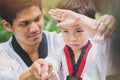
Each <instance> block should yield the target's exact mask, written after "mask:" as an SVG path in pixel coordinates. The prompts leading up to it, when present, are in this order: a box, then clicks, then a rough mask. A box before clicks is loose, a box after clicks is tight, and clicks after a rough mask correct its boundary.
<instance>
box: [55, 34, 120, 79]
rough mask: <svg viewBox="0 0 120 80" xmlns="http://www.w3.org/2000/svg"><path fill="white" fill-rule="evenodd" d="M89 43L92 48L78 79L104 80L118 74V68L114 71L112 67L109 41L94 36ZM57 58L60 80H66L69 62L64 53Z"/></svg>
mask: <svg viewBox="0 0 120 80" xmlns="http://www.w3.org/2000/svg"><path fill="white" fill-rule="evenodd" d="M90 42H91V44H92V46H91V48H90V49H89V51H88V55H87V58H86V64H85V66H84V68H83V71H82V73H81V76H79V77H81V78H82V80H105V78H106V76H107V75H111V74H114V73H117V71H118V72H120V70H119V68H118V69H116V70H115V69H114V68H115V67H113V66H114V63H113V61H112V55H111V53H110V52H109V49H110V44H109V43H110V41H109V40H107V41H104V40H103V37H102V36H101V37H97V36H96V37H95V38H94V39H92V40H90ZM57 51H58V50H57ZM59 56H62V57H61V58H60V57H59V58H58V64H59V63H60V65H59V66H60V77H61V80H66V78H67V76H68V75H69V71H70V70H69V69H68V65H67V64H69V63H70V60H69V59H68V63H67V59H66V56H65V53H64V51H62V52H61V53H60V54H59ZM67 58H68V56H67ZM68 70H69V71H68Z"/></svg>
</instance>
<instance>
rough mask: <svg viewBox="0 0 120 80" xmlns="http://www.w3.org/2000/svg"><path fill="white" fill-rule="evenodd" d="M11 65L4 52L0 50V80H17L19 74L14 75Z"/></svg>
mask: <svg viewBox="0 0 120 80" xmlns="http://www.w3.org/2000/svg"><path fill="white" fill-rule="evenodd" d="M0 48H1V47H0ZM11 65H12V63H10V61H9V59H8V57H7V55H5V51H4V50H2V49H0V80H19V73H18V74H16V72H14V69H13V68H12V66H11ZM14 66H16V65H14Z"/></svg>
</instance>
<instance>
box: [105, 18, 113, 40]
mask: <svg viewBox="0 0 120 80" xmlns="http://www.w3.org/2000/svg"><path fill="white" fill-rule="evenodd" d="M108 24H109V25H108V27H107V29H106V31H105V33H104V34H105V38H108V37H110V36H111V34H112V33H113V31H114V30H115V26H114V24H115V19H114V17H113V16H111V21H110V23H108Z"/></svg>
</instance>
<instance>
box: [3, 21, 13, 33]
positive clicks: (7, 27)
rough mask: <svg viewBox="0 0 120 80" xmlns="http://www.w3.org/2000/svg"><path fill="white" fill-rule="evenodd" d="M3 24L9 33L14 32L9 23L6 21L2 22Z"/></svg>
mask: <svg viewBox="0 0 120 80" xmlns="http://www.w3.org/2000/svg"><path fill="white" fill-rule="evenodd" d="M1 22H2V24H3V26H4V28H5V29H6V30H7V31H9V32H12V26H11V25H10V23H9V22H7V21H6V20H2V21H1Z"/></svg>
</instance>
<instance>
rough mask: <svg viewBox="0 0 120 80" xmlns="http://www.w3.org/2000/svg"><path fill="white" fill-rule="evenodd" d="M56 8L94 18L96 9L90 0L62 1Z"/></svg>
mask: <svg viewBox="0 0 120 80" xmlns="http://www.w3.org/2000/svg"><path fill="white" fill-rule="evenodd" d="M58 8H60V9H68V10H72V11H74V12H77V13H79V14H84V15H86V16H88V17H90V18H93V19H94V18H95V13H96V9H95V6H94V4H93V2H92V1H91V0H62V1H61V3H60V4H59V6H58Z"/></svg>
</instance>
